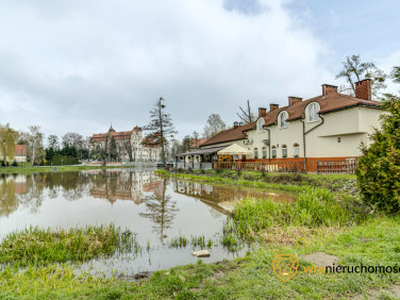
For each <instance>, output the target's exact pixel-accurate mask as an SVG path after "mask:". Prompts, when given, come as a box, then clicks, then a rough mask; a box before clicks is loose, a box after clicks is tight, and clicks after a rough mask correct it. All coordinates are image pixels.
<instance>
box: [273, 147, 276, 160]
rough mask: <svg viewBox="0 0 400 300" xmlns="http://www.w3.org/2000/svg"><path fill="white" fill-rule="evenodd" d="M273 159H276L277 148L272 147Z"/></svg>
mask: <svg viewBox="0 0 400 300" xmlns="http://www.w3.org/2000/svg"><path fill="white" fill-rule="evenodd" d="M272 158H276V147H275V146H272Z"/></svg>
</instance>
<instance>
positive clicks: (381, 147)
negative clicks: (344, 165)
mask: <svg viewBox="0 0 400 300" xmlns="http://www.w3.org/2000/svg"><path fill="white" fill-rule="evenodd" d="M383 106H384V110H385V111H386V112H387V114H384V115H383V117H382V121H383V122H382V129H381V130H380V131H378V130H376V131H375V133H374V134H372V136H371V140H372V141H373V143H372V145H371V146H370V147H369V148H367V147H366V146H365V145H364V146H362V152H363V156H362V157H360V160H359V164H358V168H357V170H356V174H357V180H358V184H359V187H360V190H361V193H362V195H363V200H364V202H365V203H366V204H369V205H371V206H373V207H374V208H376V209H378V210H383V211H386V212H397V211H399V209H400V98H392V99H390V100H387V101H384V103H383Z"/></svg>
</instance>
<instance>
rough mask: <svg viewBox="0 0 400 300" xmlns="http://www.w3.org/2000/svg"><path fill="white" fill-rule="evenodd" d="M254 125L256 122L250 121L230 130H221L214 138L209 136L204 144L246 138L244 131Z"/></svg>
mask: <svg viewBox="0 0 400 300" xmlns="http://www.w3.org/2000/svg"><path fill="white" fill-rule="evenodd" d="M254 125H255V123H250V124H246V125H243V126H239V127H236V128H231V129H228V130H224V131H221V132H219V133H217V134H216V135H214V136H213V137H212V138H209V139H208V140H207V141H206V142H204V143H203V145H202V146H208V145H213V144H218V143H224V142H230V141H235V140H240V139H245V138H246V137H247V135H246V133H244V132H245V131H246V130H249V129H250V128H252V127H254Z"/></svg>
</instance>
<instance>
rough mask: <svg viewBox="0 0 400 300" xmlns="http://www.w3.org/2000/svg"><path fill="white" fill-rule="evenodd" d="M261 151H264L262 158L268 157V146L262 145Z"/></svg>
mask: <svg viewBox="0 0 400 300" xmlns="http://www.w3.org/2000/svg"><path fill="white" fill-rule="evenodd" d="M261 151H262V158H267V147H265V146H264V147H262V149H261Z"/></svg>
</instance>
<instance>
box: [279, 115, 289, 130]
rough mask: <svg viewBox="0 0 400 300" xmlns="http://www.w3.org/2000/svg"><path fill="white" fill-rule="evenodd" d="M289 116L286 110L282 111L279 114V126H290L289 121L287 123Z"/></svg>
mask: <svg viewBox="0 0 400 300" xmlns="http://www.w3.org/2000/svg"><path fill="white" fill-rule="evenodd" d="M288 117H289V115H288V113H287V112H286V111H284V112H282V113H281V114H280V115H279V127H280V128H287V127H288V123H287V121H286V120H287V118H288Z"/></svg>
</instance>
